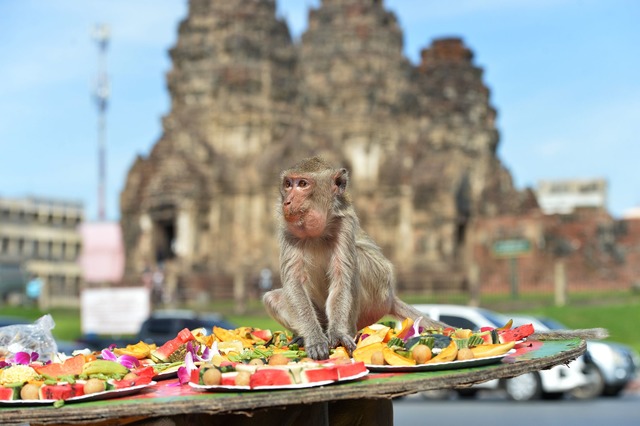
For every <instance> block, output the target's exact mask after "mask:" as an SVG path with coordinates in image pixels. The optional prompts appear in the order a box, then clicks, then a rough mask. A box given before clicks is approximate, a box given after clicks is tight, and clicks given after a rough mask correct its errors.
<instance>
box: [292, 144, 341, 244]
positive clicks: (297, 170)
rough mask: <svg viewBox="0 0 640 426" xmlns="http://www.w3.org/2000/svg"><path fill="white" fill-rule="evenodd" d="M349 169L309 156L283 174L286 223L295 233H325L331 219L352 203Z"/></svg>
mask: <svg viewBox="0 0 640 426" xmlns="http://www.w3.org/2000/svg"><path fill="white" fill-rule="evenodd" d="M348 182H349V172H348V171H347V169H334V168H333V167H331V166H330V165H329V164H328V163H327V162H326V161H325V160H323V159H321V158H319V157H312V158H307V159H305V160H303V161H301V162H300V163H298V164H296V165H295V166H294V167H293V168H291V169H289V170H285V171H284V172H282V174H281V185H280V194H281V196H282V197H281V201H282V216H283V218H284V221H285V226H286V227H287V229H288V230H289V232H291V234H293V235H294V236H296V237H298V238H301V239H305V238H317V237H321V236H323V235H324V233H325V230H326V227H327V224H328V223H329V221H330V219H331V218H332V217H333V216H335V215H337V214H339V212H340V211H341V210H342V209H343V208H345V207H346V206H349V205H350V201H349V197H348V193H347V183H348Z"/></svg>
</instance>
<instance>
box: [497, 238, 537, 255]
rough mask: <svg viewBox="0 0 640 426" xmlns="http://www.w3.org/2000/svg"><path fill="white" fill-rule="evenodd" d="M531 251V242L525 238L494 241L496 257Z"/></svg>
mask: <svg viewBox="0 0 640 426" xmlns="http://www.w3.org/2000/svg"><path fill="white" fill-rule="evenodd" d="M530 251H531V242H530V241H529V240H527V239H524V238H512V239H508V240H498V241H496V242H494V243H493V247H492V252H493V255H494V256H496V257H518V256H522V255H523V254H527V253H529V252H530Z"/></svg>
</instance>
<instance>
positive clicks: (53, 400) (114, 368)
mask: <svg viewBox="0 0 640 426" xmlns="http://www.w3.org/2000/svg"><path fill="white" fill-rule="evenodd" d="M0 366H1V367H2V368H1V369H0V404H5V405H6V404H9V405H15V404H16V403H22V404H30V403H49V404H54V405H55V406H61V405H63V404H64V402H65V401H80V400H82V401H85V400H90V399H106V398H116V397H120V396H123V395H125V394H127V395H128V394H131V393H132V391H138V390H141V389H143V388H144V387H148V386H151V385H153V384H154V383H155V382H153V380H152V379H153V376H154V374H155V373H154V370H153V368H152V367H150V366H142V365H140V364H139V363H137V362H132V360H129V359H126V358H124V359H120V360H115V359H102V358H100V359H98V358H97V357H96V356H95V355H94V354H86V355H85V354H82V353H80V354H77V355H73V356H69V357H66V356H64V355H63V354H61V359H58V360H56V361H55V362H52V361H48V362H45V363H43V362H38V354H37V353H35V352H34V353H31V354H29V353H26V352H18V353H16V354H15V355H14V356H12V357H10V358H7V359H5V360H3V361H0Z"/></svg>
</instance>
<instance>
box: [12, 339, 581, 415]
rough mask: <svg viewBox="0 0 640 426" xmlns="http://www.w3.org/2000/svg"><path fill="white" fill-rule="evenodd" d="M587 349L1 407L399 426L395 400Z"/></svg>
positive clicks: (169, 385)
mask: <svg viewBox="0 0 640 426" xmlns="http://www.w3.org/2000/svg"><path fill="white" fill-rule="evenodd" d="M585 350H586V343H585V341H584V340H581V339H572V340H559V341H537V340H531V341H527V342H524V343H522V344H520V345H518V346H517V351H516V353H514V354H511V355H509V356H507V357H505V358H504V359H502V360H501V361H499V362H497V363H495V364H489V365H484V366H477V367H471V368H459V369H445V370H438V371H423V372H409V373H400V372H385V373H370V374H368V375H367V376H365V377H363V378H361V379H358V380H355V381H351V382H345V383H335V384H331V385H327V386H319V387H312V388H304V389H290V390H273V391H245V392H217V391H216V392H200V391H196V390H194V389H192V388H191V387H190V386H188V385H182V386H181V385H179V383H178V382H177V379H170V380H162V381H159V382H158V383H157V384H156V385H154V386H151V387H148V388H145V389H144V390H142V391H141V392H140V393H137V394H134V395H130V396H126V397H122V398H117V399H106V400H100V401H92V402H75V403H70V402H68V403H65V404H64V405H63V406H62V407H59V408H55V407H53V406H50V405H46V406H45V405H32V406H29V405H26V404H25V405H22V404H20V405H10V404H6V405H0V424H2V425H14V424H15V425H25V424H31V425H72V424H73V425H77V424H91V425H102V426H108V425H167V426H169V425H189V426H193V425H205V424H206V425H225V426H231V425H234V426H235V425H241V426H242V425H260V426H270V425H287V424H289V425H298V424H301V425H305V426H315V425H349V426H352V425H359V424H360V425H391V424H393V407H392V402H391V401H392V399H393V398H395V397H399V396H403V395H409V394H413V393H417V392H421V391H427V390H436V389H448V388H461V387H468V386H472V385H474V384H476V383H481V382H485V381H488V380H493V379H500V378H509V377H514V376H518V375H520V374H523V373H528V372H531V371H538V370H544V369H549V368H551V367H553V366H555V365H560V364H568V363H569V362H571V361H572V360H574V359H576V358H577V357H579V356H580V355H581V354H582V353H584V351H585Z"/></svg>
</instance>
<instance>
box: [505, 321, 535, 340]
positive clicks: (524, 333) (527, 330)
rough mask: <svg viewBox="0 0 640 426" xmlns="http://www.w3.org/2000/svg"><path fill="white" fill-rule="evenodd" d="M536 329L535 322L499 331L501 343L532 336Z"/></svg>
mask: <svg viewBox="0 0 640 426" xmlns="http://www.w3.org/2000/svg"><path fill="white" fill-rule="evenodd" d="M534 331H535V330H534V329H533V324H523V325H520V326H518V327H514V328H510V329H508V330H502V331H499V332H498V338H499V340H500V343H506V342H517V341H519V340H522V339H524V338H525V337H529V336H531V335H532V334H533V332H534Z"/></svg>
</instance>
